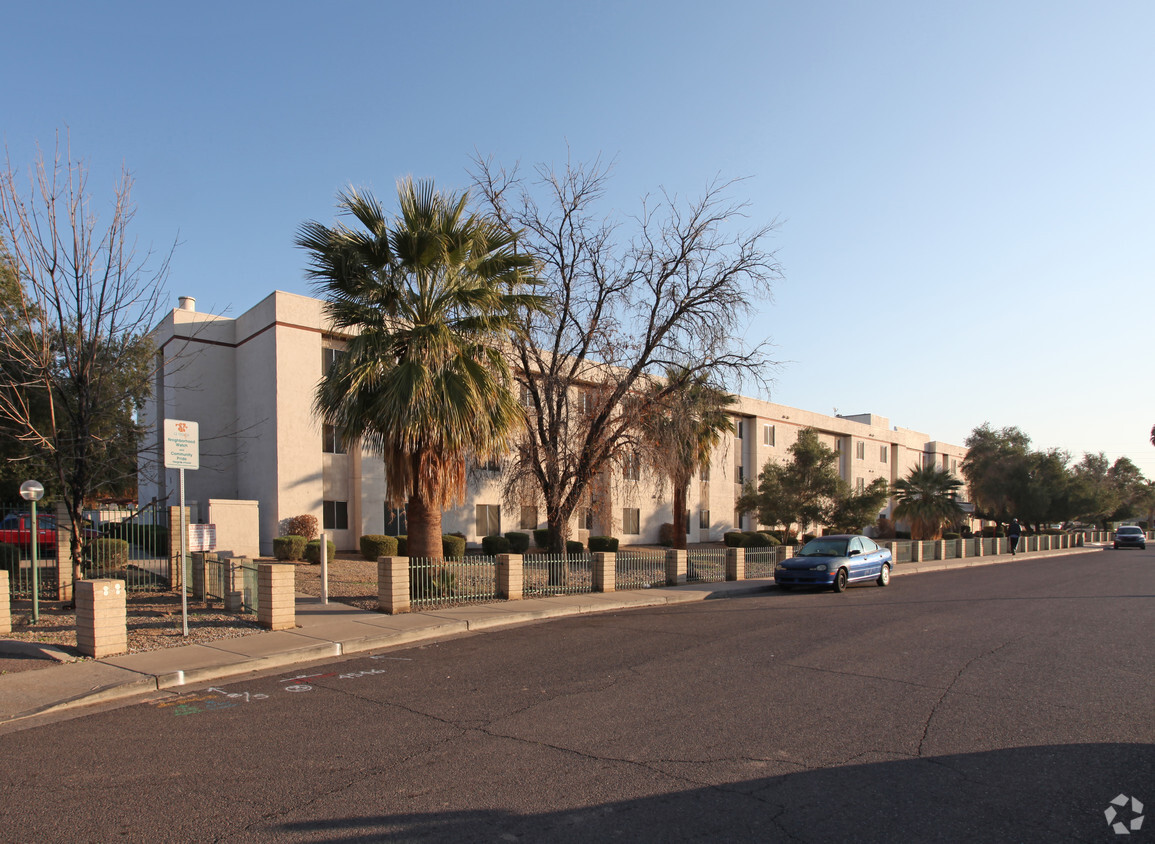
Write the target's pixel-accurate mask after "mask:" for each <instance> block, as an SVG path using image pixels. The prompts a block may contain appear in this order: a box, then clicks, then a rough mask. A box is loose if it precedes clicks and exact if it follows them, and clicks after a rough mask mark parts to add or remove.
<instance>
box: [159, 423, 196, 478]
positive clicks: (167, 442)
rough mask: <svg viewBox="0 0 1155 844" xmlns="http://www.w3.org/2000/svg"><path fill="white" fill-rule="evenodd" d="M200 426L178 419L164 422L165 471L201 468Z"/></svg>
mask: <svg viewBox="0 0 1155 844" xmlns="http://www.w3.org/2000/svg"><path fill="white" fill-rule="evenodd" d="M200 446H201V443H200V426H199V425H198V424H197V423H196V422H184V421H182V420H180V419H166V420H164V467H165V468H166V469H199V468H200V467H201V447H200Z"/></svg>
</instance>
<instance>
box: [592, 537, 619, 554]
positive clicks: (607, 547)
mask: <svg viewBox="0 0 1155 844" xmlns="http://www.w3.org/2000/svg"><path fill="white" fill-rule="evenodd" d="M617 550H618V538H617V537H616V536H591V537H590V553H591V554H592V553H596V552H602V553H609V554H616V553H617Z"/></svg>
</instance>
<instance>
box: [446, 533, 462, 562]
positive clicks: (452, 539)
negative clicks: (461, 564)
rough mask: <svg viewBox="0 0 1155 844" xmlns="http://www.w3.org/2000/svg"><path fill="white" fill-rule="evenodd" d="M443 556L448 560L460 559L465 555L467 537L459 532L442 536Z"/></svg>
mask: <svg viewBox="0 0 1155 844" xmlns="http://www.w3.org/2000/svg"><path fill="white" fill-rule="evenodd" d="M441 556H443V557H444V558H445V559H447V560H460V559H461V558H462V557H464V556H465V537H464V536H462V535H461V534H459V533H446V534H442V536H441Z"/></svg>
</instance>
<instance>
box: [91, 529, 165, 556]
mask: <svg viewBox="0 0 1155 844" xmlns="http://www.w3.org/2000/svg"><path fill="white" fill-rule="evenodd" d="M100 533H101V535H102V536H105V537H108V538H109V539H123V540H125V541H127V542H128V543H129V544H132V545H139V546H140V547H141V548H143V549H144V550H145V551H147V552H148V553H149V554H152V555H153V556H156V557H167V556H168V551H169V545H168V528H166V527H164V526H163V525H137V524H133V523H132V522H113V523H112V524H107V525H101V526H100Z"/></svg>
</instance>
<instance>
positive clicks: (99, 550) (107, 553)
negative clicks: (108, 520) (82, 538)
mask: <svg viewBox="0 0 1155 844" xmlns="http://www.w3.org/2000/svg"><path fill="white" fill-rule="evenodd" d="M85 550H86V552H87V553H86V554H85V556H86V557H87V558H88V565H89V566H91V567H93V568H96V569H100V570H105V569H122V568H124V567H125V566H126V565H128V542H126V541H125V540H123V539H109V538H108V537H103V538H101V539H91V540H89V541H88V547H87V548H86V549H85Z"/></svg>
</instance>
